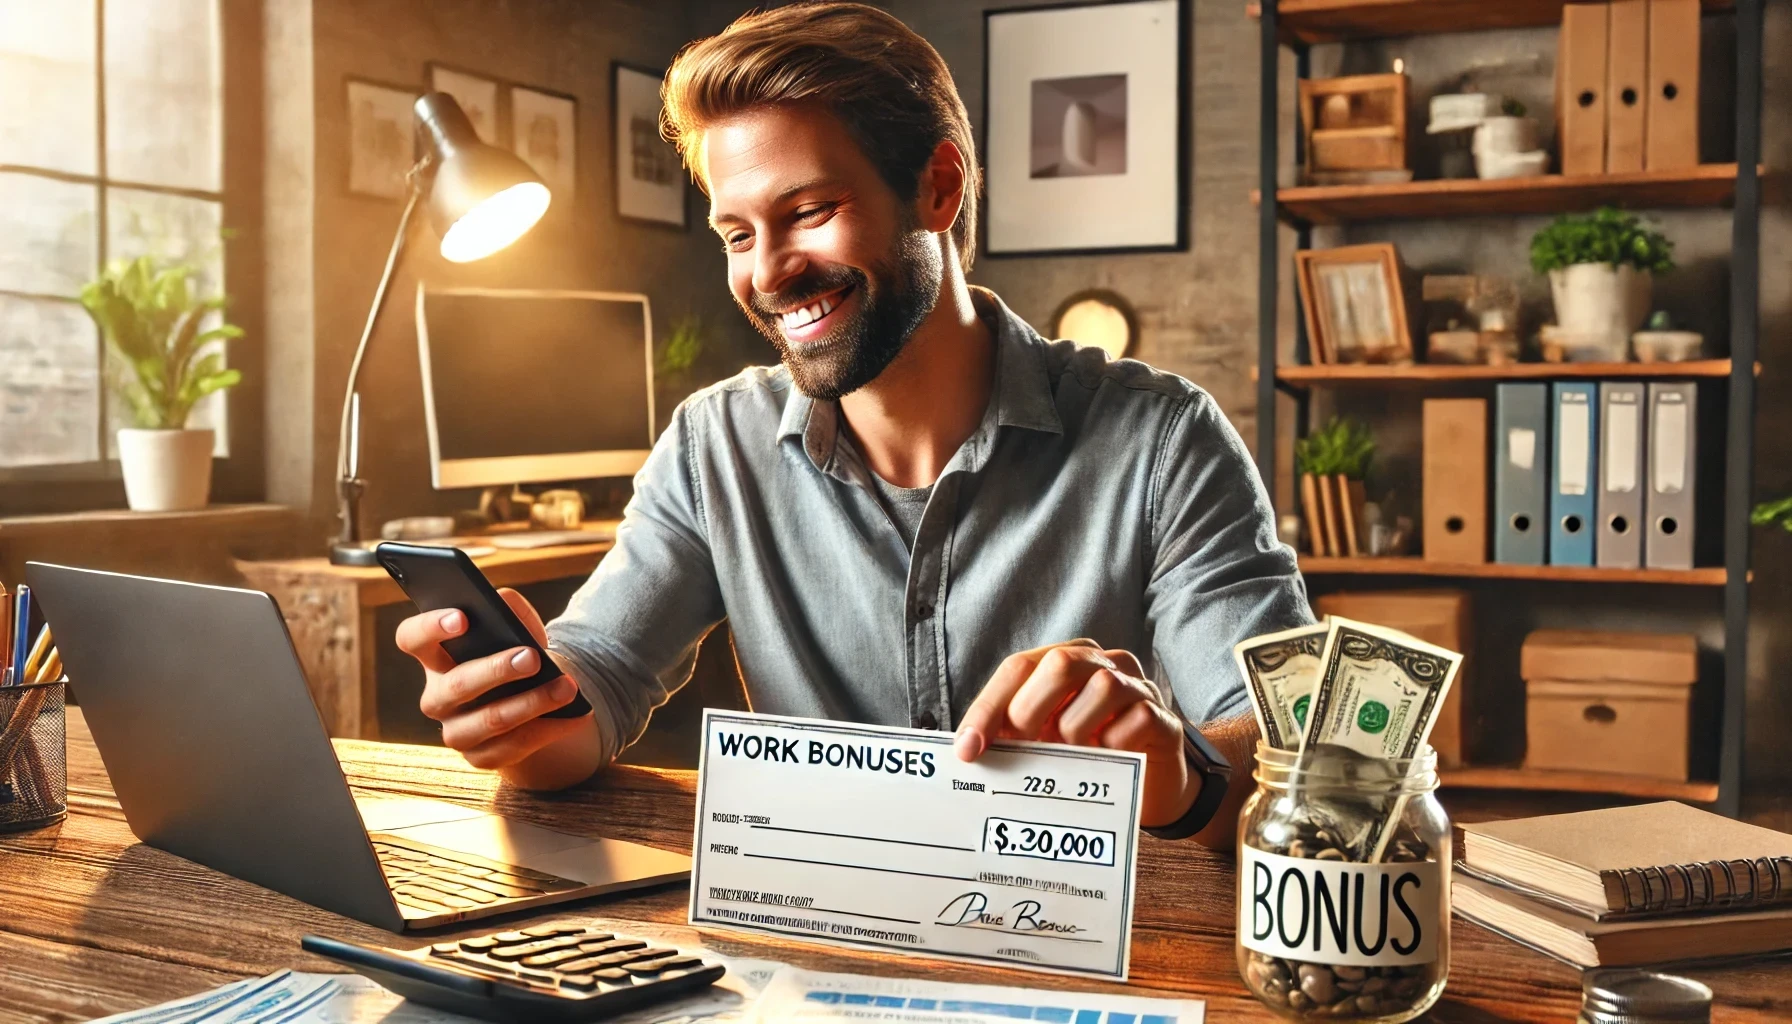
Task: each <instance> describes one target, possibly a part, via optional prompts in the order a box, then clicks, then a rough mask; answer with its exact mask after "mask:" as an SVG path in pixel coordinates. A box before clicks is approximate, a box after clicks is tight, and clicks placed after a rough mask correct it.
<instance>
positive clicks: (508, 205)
mask: <svg viewBox="0 0 1792 1024" xmlns="http://www.w3.org/2000/svg"><path fill="white" fill-rule="evenodd" d="M550 199H551V196H550V195H549V194H548V189H547V186H546V185H543V184H541V183H540V182H537V181H526V182H523V183H522V184H520V185H512V186H511V187H509V188H507V189H505V190H504V191H502V192H499V193H497V194H495V195H493V196H492V197H491V198H489V199H487V200H486V201H485V202H482V203H480V204H479V205H478V206H475V207H473V208H472V209H471V210H468V211H467V215H466V216H464V217H462V218H461V219H460V220H457V221H455V222H454V226H453V227H451V228H449V229H448V232H447V233H446V234H444V235H443V236H442V258H443V259H445V260H448V261H449V262H451V263H468V262H471V261H473V260H477V259H483V258H484V257H486V256H490V255H491V254H492V253H494V252H497V251H498V250H499V249H502V248H504V247H505V246H507V245H509V244H510V243H512V242H514V241H516V240H517V239H518V238H520V237H521V236H522V234H523V232H525V231H527V230H529V229H530V228H532V227H534V226H535V222H536V221H538V220H540V219H541V215H542V214H544V213H546V212H547V210H548V202H549V200H550Z"/></svg>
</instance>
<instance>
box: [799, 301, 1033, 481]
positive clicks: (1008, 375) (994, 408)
mask: <svg viewBox="0 0 1792 1024" xmlns="http://www.w3.org/2000/svg"><path fill="white" fill-rule="evenodd" d="M971 302H972V304H973V305H974V306H975V307H976V309H977V314H978V315H979V316H981V317H982V318H983V319H984V322H986V323H989V324H991V325H993V326H994V327H995V332H996V379H995V387H994V389H993V392H992V394H991V395H990V403H989V410H988V412H987V413H985V415H984V419H983V424H982V425H981V426H979V427H978V428H977V432H976V433H975V434H973V435H971V438H970V439H969V440H967V441H966V442H965V444H966V447H967V448H970V449H972V450H974V451H978V452H982V451H986V450H987V448H988V447H989V446H990V445H992V444H993V443H994V437H993V436H992V435H993V434H994V432H995V429H996V428H1000V427H1020V428H1022V429H1025V430H1037V431H1041V432H1044V433H1048V434H1062V433H1063V432H1064V422H1063V420H1062V419H1060V418H1059V417H1058V405H1057V401H1056V399H1055V397H1054V396H1053V394H1052V386H1051V378H1050V376H1049V375H1048V374H1047V372H1046V367H1045V339H1044V338H1041V337H1040V336H1039V333H1038V332H1037V331H1035V330H1033V328H1032V327H1031V326H1029V325H1028V324H1027V322H1026V321H1025V320H1022V319H1021V318H1020V317H1018V316H1016V315H1015V314H1014V311H1013V310H1010V309H1009V308H1008V306H1007V304H1005V303H1004V302H1002V300H1001V298H1000V297H998V296H997V295H996V293H995V292H992V291H990V290H989V289H987V288H983V287H979V286H977V285H972V286H971ZM839 429H840V406H839V403H837V402H818V401H816V400H815V399H813V398H810V397H809V396H808V395H805V394H803V392H802V391H801V389H799V388H797V387H796V385H795V384H794V383H793V384H792V385H791V388H790V397H789V398H787V399H785V401H784V415H783V418H782V419H780V420H779V421H778V442H779V443H780V444H782V443H783V442H784V440H785V439H786V438H791V437H796V438H800V439H801V441H802V447H803V451H804V452H805V453H806V454H807V455H808V456H809V461H810V462H811V463H813V464H814V466H815V468H816V469H818V470H821V471H822V472H824V473H828V472H833V470H834V468H835V467H834V466H833V463H834V459H835V446H834V442H835V440H836V439H837V436H838V433H839ZM982 461H983V459H982V458H980V457H979V458H975V462H976V463H977V464H979V465H980V464H981V463H982Z"/></svg>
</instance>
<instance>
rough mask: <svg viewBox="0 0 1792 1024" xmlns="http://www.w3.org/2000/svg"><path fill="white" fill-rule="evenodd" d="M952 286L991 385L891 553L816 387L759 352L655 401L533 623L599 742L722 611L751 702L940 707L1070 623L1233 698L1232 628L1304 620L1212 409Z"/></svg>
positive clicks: (935, 719)
mask: <svg viewBox="0 0 1792 1024" xmlns="http://www.w3.org/2000/svg"><path fill="white" fill-rule="evenodd" d="M974 296H975V299H976V301H977V303H978V306H979V312H981V313H982V314H983V315H984V319H985V320H986V321H987V322H989V323H991V324H992V325H993V326H994V327H995V328H996V330H995V338H996V341H995V343H996V365H995V384H994V388H993V393H992V395H991V397H990V402H989V408H988V410H987V411H986V412H985V413H984V416H983V421H982V423H981V424H980V425H979V426H978V427H977V429H976V431H975V432H974V433H972V434H971V436H970V438H969V439H967V440H966V441H965V442H964V445H963V446H962V447H961V448H959V450H958V452H957V454H955V455H954V456H953V457H952V459H951V460H950V461H949V462H948V463H947V464H946V468H945V471H944V472H943V473H942V474H941V476H940V478H939V480H938V482H937V483H936V484H935V485H934V488H933V494H932V496H931V497H930V498H929V500H928V502H927V506H926V510H925V511H924V512H923V513H922V516H921V522H920V527H919V529H918V530H917V532H916V534H915V538H914V545H913V551H912V553H911V551H910V550H909V548H908V547H907V546H906V545H905V544H904V543H903V539H902V537H901V535H900V534H898V532H897V529H896V526H895V525H894V524H893V523H892V522H891V520H890V518H889V513H888V512H886V511H885V509H884V506H883V505H882V504H881V503H880V502H879V500H878V498H877V496H876V494H874V493H873V491H872V489H871V483H870V470H869V469H868V468H866V466H865V464H864V462H863V461H862V460H861V459H860V458H859V457H858V455H857V453H856V450H855V449H854V446H853V445H851V444H847V443H843V442H842V438H841V434H840V431H841V423H840V411H839V406H838V405H837V404H835V403H832V402H817V401H813V400H811V399H810V398H808V397H807V396H805V395H803V394H802V393H801V392H800V391H798V390H797V389H796V388H794V387H793V386H792V385H791V381H790V375H789V373H788V372H786V371H785V370H784V369H783V368H782V367H776V368H767V367H757V368H752V369H748V370H745V371H743V372H742V373H740V374H739V375H738V376H735V377H733V378H731V379H729V380H726V381H723V382H722V383H720V384H717V385H715V386H713V387H710V388H708V389H706V390H704V391H700V392H698V393H697V394H695V395H692V396H691V397H690V398H689V399H687V400H686V401H685V402H684V403H683V404H682V405H680V406H679V408H678V411H677V412H676V413H674V414H673V417H672V423H671V425H670V426H669V427H668V428H667V429H666V432H665V433H664V434H662V435H661V436H660V438H659V441H658V442H657V443H656V444H655V445H654V448H653V453H652V454H651V455H650V456H649V457H648V459H647V463H646V465H645V466H643V467H642V469H641V472H640V473H639V474H638V475H637V476H636V477H635V494H634V498H633V500H632V501H630V502H629V505H628V508H627V510H626V512H625V513H624V518H623V522H622V526H621V527H620V528H619V529H618V530H617V534H616V547H615V549H614V550H613V551H611V552H610V553H609V555H607V556H606V557H605V558H604V560H603V562H602V563H601V564H600V565H599V566H598V568H597V571H596V572H594V573H593V574H592V575H591V578H590V579H589V580H587V581H586V582H585V584H584V585H583V586H582V587H580V588H579V591H578V592H577V593H576V594H574V595H573V598H572V601H571V603H570V604H569V605H568V606H567V610H566V613H565V614H564V615H562V616H560V617H559V618H557V619H555V620H554V621H553V622H552V623H550V624H549V625H548V640H549V649H550V650H552V651H554V652H555V653H557V654H558V655H560V656H561V660H562V661H563V662H564V663H566V664H567V665H568V667H569V671H570V673H571V674H572V675H573V677H574V678H575V679H576V680H577V682H578V684H579V687H580V689H581V690H583V692H584V694H585V696H586V697H587V698H588V699H589V700H590V701H591V704H592V706H593V707H594V708H596V709H597V715H596V718H597V723H598V727H599V728H600V730H601V731H602V734H603V739H604V749H605V750H606V751H607V752H608V753H609V754H611V755H614V754H615V753H618V752H620V751H621V750H622V748H623V747H624V746H626V745H627V744H628V743H630V742H633V740H635V739H636V738H638V737H639V736H640V734H641V732H642V730H643V729H645V728H646V725H647V719H648V716H649V714H650V713H651V712H652V710H653V709H654V708H655V707H658V706H659V705H660V704H662V703H664V702H665V700H666V699H667V697H668V696H669V695H670V694H671V693H672V691H674V690H676V689H677V688H678V687H679V686H681V685H683V684H684V682H685V680H686V679H688V678H689V674H690V670H691V665H692V663H693V660H694V658H695V654H696V645H697V642H698V641H699V640H700V639H701V638H702V637H703V636H704V634H705V633H707V632H708V631H709V630H710V629H711V628H712V627H713V626H715V625H716V623H718V622H719V621H721V620H722V618H723V617H724V616H725V617H727V619H728V620H729V624H730V626H731V628H732V629H733V631H734V643H735V653H736V656H737V658H738V660H739V664H740V669H741V674H742V676H743V678H744V680H745V682H746V690H747V697H748V699H749V700H750V701H751V703H752V707H753V710H755V711H762V712H768V713H771V714H779V715H799V716H806V717H814V718H832V719H840V720H843V721H851V722H866V723H875V724H882V725H900V726H920V727H923V728H934V727H939V728H947V727H951V726H954V725H956V723H957V721H958V719H959V717H960V716H961V715H963V714H964V712H965V709H966V708H967V707H968V706H969V705H970V703H971V701H972V700H973V699H974V698H975V697H976V695H977V693H978V691H979V690H981V689H982V687H983V684H984V682H985V681H987V680H988V679H989V677H990V675H991V674H992V673H993V672H995V670H996V667H997V666H998V665H999V664H1001V662H1002V659H1004V658H1006V657H1007V656H1008V655H1010V654H1013V653H1015V652H1016V651H1024V650H1027V649H1029V648H1033V647H1038V646H1040V645H1042V644H1047V643H1053V642H1059V641H1064V640H1069V639H1073V638H1076V637H1088V638H1090V639H1093V640H1095V641H1097V642H1098V643H1100V644H1101V645H1102V646H1103V647H1108V648H1124V649H1126V650H1129V651H1131V652H1133V653H1134V654H1136V655H1137V656H1138V658H1139V661H1140V662H1141V664H1143V665H1144V667H1145V671H1146V672H1147V673H1149V674H1150V676H1151V677H1152V678H1153V679H1154V680H1156V681H1157V682H1158V683H1159V684H1160V686H1162V688H1163V689H1164V690H1165V692H1166V693H1169V694H1171V695H1173V696H1174V700H1175V703H1176V706H1177V709H1178V711H1180V713H1181V714H1182V715H1183V716H1184V717H1186V718H1188V719H1189V720H1190V721H1193V722H1202V721H1206V720H1210V719H1213V718H1219V717H1223V716H1226V715H1231V714H1236V713H1238V712H1240V711H1242V710H1243V709H1244V708H1245V706H1246V700H1247V698H1246V695H1245V691H1244V688H1243V684H1242V682H1241V681H1240V679H1239V677H1238V672H1237V669H1236V668H1235V667H1234V664H1233V660H1232V645H1233V644H1234V643H1236V642H1238V641H1239V640H1243V639H1245V638H1247V637H1251V636H1254V635H1256V634H1259V633H1265V632H1268V631H1271V630H1276V629H1284V628H1288V627H1292V626H1295V625H1300V624H1304V623H1307V622H1311V621H1312V618H1311V613H1310V612H1309V610H1308V607H1307V601H1306V591H1305V587H1304V585H1303V584H1302V581H1301V578H1300V574H1299V572H1298V570H1297V569H1296V567H1295V557H1294V552H1293V551H1292V550H1291V549H1289V548H1288V547H1287V546H1285V545H1283V544H1281V543H1280V542H1279V541H1278V540H1277V539H1276V534H1275V529H1274V524H1273V518H1274V517H1273V513H1272V511H1271V509H1270V505H1269V501H1268V498H1267V497H1266V495H1265V494H1264V490H1263V487H1262V484H1261V482H1260V481H1259V478H1258V476H1257V472H1256V469H1255V467H1254V466H1253V465H1252V464H1251V461H1250V458H1249V456H1248V454H1247V452H1246V451H1245V447H1244V445H1243V443H1242V442H1241V441H1240V440H1239V437H1238V434H1237V432H1236V431H1234V430H1233V429H1232V426H1231V424H1229V423H1228V422H1227V421H1226V418H1225V416H1223V415H1222V414H1221V413H1220V410H1219V407H1218V406H1217V405H1216V404H1215V403H1214V401H1213V399H1212V398H1211V397H1210V396H1209V395H1208V394H1207V393H1206V392H1204V391H1202V390H1201V389H1200V388H1198V387H1196V386H1195V385H1193V384H1191V383H1189V382H1188V381H1186V380H1184V379H1182V378H1181V377H1177V376H1174V375H1172V374H1168V373H1163V372H1160V371H1158V370H1155V369H1153V368H1151V367H1150V366H1147V365H1145V364H1144V363H1141V362H1137V361H1134V360H1120V361H1112V360H1110V359H1109V358H1108V357H1107V356H1106V354H1105V353H1103V352H1102V351H1100V350H1099V349H1093V348H1082V347H1078V346H1077V345H1075V344H1073V343H1071V342H1064V341H1060V342H1047V341H1045V340H1044V339H1042V338H1041V337H1040V336H1039V335H1038V334H1037V333H1035V332H1034V331H1033V330H1032V328H1030V327H1028V326H1027V324H1026V323H1025V322H1024V321H1022V320H1021V319H1020V318H1019V317H1017V316H1015V315H1014V314H1013V313H1012V312H1010V311H1009V310H1008V309H1007V307H1006V306H1004V305H1003V304H1002V303H1001V301H1000V300H998V299H996V297H995V296H994V295H993V294H992V293H989V292H986V291H983V290H981V289H978V290H976V291H975V292H974Z"/></svg>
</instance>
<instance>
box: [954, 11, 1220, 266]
mask: <svg viewBox="0 0 1792 1024" xmlns="http://www.w3.org/2000/svg"><path fill="white" fill-rule="evenodd" d="M1189 25H1190V13H1189V2H1188V0H1120V2H1106V3H1082V4H1073V5H1050V6H1037V7H1018V8H1006V9H1002V10H990V11H985V12H984V17H983V56H984V60H983V125H984V138H983V140H982V145H983V154H982V155H983V162H984V175H985V177H984V195H985V200H984V209H983V216H982V220H983V223H984V229H983V252H984V253H985V254H987V255H989V256H991V257H1004V256H1044V255H1097V254H1107V253H1133V252H1181V251H1186V250H1187V249H1188V244H1189V237H1188V236H1189V176H1190V169H1189V163H1188V162H1189V155H1188V154H1189V149H1190V145H1189V140H1190V129H1191V125H1190V96H1189V80H1190V74H1189V66H1190V53H1189V50H1190V42H1189ZM1066 211H1074V214H1073V215H1066Z"/></svg>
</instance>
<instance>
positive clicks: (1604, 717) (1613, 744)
mask: <svg viewBox="0 0 1792 1024" xmlns="http://www.w3.org/2000/svg"><path fill="white" fill-rule="evenodd" d="M1524 717H1525V733H1526V740H1527V748H1526V751H1525V758H1524V764H1525V767H1526V768H1546V769H1554V770H1558V771H1586V772H1617V773H1621V774H1624V775H1645V776H1649V777H1651V778H1659V779H1673V780H1675V781H1681V782H1683V781H1685V780H1686V778H1687V777H1688V770H1687V756H1688V755H1687V750H1688V740H1689V737H1690V733H1689V725H1690V722H1691V717H1692V686H1691V685H1690V684H1674V683H1665V684H1664V683H1625V682H1611V681H1605V682H1586V681H1578V680H1537V679H1531V680H1527V681H1526V682H1525V713H1524Z"/></svg>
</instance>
